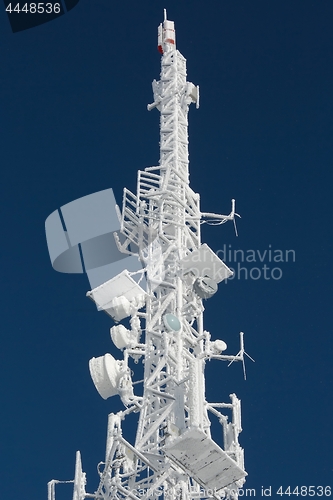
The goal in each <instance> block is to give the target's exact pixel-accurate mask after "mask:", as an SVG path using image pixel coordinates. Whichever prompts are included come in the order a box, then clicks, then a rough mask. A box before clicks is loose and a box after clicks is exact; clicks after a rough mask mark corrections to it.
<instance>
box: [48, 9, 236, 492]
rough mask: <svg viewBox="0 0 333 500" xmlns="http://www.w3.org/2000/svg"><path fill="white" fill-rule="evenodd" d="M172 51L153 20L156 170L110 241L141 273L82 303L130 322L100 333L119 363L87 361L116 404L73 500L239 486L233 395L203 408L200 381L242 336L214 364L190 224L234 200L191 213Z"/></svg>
mask: <svg viewBox="0 0 333 500" xmlns="http://www.w3.org/2000/svg"><path fill="white" fill-rule="evenodd" d="M175 42H176V36H175V30H174V23H173V22H172V21H169V20H167V18H166V13H165V19H164V22H163V23H162V24H161V25H160V26H159V28H158V48H159V51H160V52H161V54H162V59H161V74H160V79H159V81H156V80H154V81H153V95H154V100H153V102H152V103H151V104H149V105H148V110H152V109H154V108H157V109H158V111H159V112H160V161H159V166H156V167H148V168H146V169H145V170H143V171H139V172H138V178H137V191H136V193H135V194H134V193H132V192H130V191H129V190H128V189H126V188H125V189H124V196H123V204H122V210H121V214H120V233H121V235H122V239H121V238H120V237H119V236H118V234H115V242H116V244H117V247H118V250H119V251H120V252H123V253H124V254H126V255H129V256H132V257H131V258H132V259H134V258H136V259H137V260H138V262H139V263H140V265H141V266H142V271H141V272H140V271H139V272H137V273H136V278H138V280H137V281H134V279H133V273H130V272H129V270H128V269H126V268H125V267H124V269H123V270H122V271H121V272H120V273H119V274H118V275H117V276H115V277H113V278H112V279H111V280H108V281H106V282H105V283H103V284H101V285H100V286H98V287H96V288H94V289H93V290H92V291H91V292H88V294H87V295H88V296H89V297H90V298H91V299H92V300H94V301H95V303H96V304H97V306H98V308H99V309H101V310H104V311H106V312H107V313H108V314H109V315H110V316H112V317H113V319H114V320H115V321H116V322H118V321H122V320H123V319H124V318H126V317H130V320H129V324H130V328H129V327H128V325H127V326H126V327H125V326H124V325H121V324H120V325H115V326H113V327H112V328H111V339H112V340H113V341H114V344H115V346H116V347H118V348H119V349H121V351H122V354H121V353H119V356H120V357H121V356H123V360H118V361H117V360H115V359H114V358H113V357H112V356H111V355H110V354H106V355H105V356H101V357H99V358H93V359H92V360H91V361H90V371H91V375H92V378H93V381H94V383H95V385H96V388H97V390H98V392H99V393H100V395H101V396H102V397H103V398H107V397H110V396H113V395H117V394H119V396H120V398H121V400H122V402H123V403H124V406H125V409H124V411H122V412H119V413H118V414H112V413H111V414H110V415H109V422H108V437H107V445H106V456H105V461H104V463H103V470H102V471H101V472H100V485H99V487H98V489H97V491H96V492H95V493H93V494H88V493H85V492H84V493H80V494H81V495H83V494H84V495H85V496H84V498H96V499H97V498H101V499H104V500H110V499H115V500H121V499H122V498H128V497H129V498H131V499H133V500H138V499H139V498H142V497H145V498H146V497H151V498H153V499H157V498H158V497H160V496H161V495H164V496H168V498H169V499H170V500H171V499H174V498H182V499H186V500H190V499H192V498H204V497H211V496H214V497H215V498H219V497H220V496H226V495H231V496H233V497H237V488H239V487H241V486H242V484H243V482H244V477H245V476H246V472H245V470H244V457H243V450H242V448H241V446H240V445H239V442H238V435H239V433H240V432H241V423H240V402H239V400H238V398H237V397H236V396H235V395H234V394H231V396H230V397H231V403H209V402H207V400H206V397H205V376H204V370H205V362H206V361H207V360H210V359H218V360H223V361H228V362H229V363H232V362H233V361H242V362H244V354H246V353H245V351H244V344H243V334H242V333H241V335H240V340H241V348H240V351H239V353H238V354H237V355H235V356H233V355H229V354H221V353H222V352H224V351H225V350H226V349H227V345H226V344H225V342H224V341H223V340H219V339H217V340H214V341H213V340H211V335H210V333H209V332H208V331H206V330H205V329H204V322H203V311H204V306H203V300H202V299H203V298H204V299H206V298H209V297H211V296H212V295H213V294H215V293H216V292H217V284H218V283H219V282H221V281H223V280H225V279H227V278H228V277H230V276H231V274H232V272H231V271H230V269H229V268H228V267H227V266H226V265H225V264H224V263H223V262H222V261H221V259H219V257H218V255H216V254H215V253H214V252H213V250H212V249H210V248H209V247H208V246H207V245H206V244H202V243H201V224H202V222H204V221H205V219H210V220H211V219H213V220H214V221H215V222H216V223H218V224H222V223H224V222H226V221H228V220H233V221H234V219H235V216H236V215H237V214H236V213H235V202H234V200H232V210H231V213H230V214H229V215H219V214H213V213H205V212H201V210H200V197H199V194H197V193H195V192H194V191H193V190H192V189H191V187H190V185H189V168H188V166H189V161H188V109H189V105H190V104H191V103H194V104H196V107H198V106H199V88H198V87H196V86H195V85H194V84H192V83H190V82H188V81H187V79H186V60H185V58H184V57H183V56H182V54H181V53H180V52H179V51H178V50H177V49H176V43H175ZM126 260H127V259H124V260H123V262H124V263H125V262H126ZM140 265H138V267H137V269H139V268H140ZM141 285H142V286H141ZM141 336H142V337H143V339H142V340H141ZM132 360H134V361H135V362H139V361H142V362H143V363H144V377H143V380H142V381H141V382H142V384H143V389H142V396H136V395H135V394H134V391H133V387H132V381H131V371H130V368H129V362H132ZM225 412H229V413H231V421H229V419H228V415H227V414H226V413H225ZM129 413H136V414H137V415H138V426H137V432H136V439H135V443H134V445H132V444H130V443H128V442H127V441H125V439H124V438H123V436H122V431H121V420H123V419H124V418H125V417H126V416H127V415H128V414H129ZM209 414H211V415H213V416H215V417H217V418H218V420H219V422H220V423H221V425H222V427H223V432H222V435H223V447H220V446H218V445H217V444H216V442H215V441H214V437H213V436H212V435H211V422H210V418H209ZM213 418H214V417H213ZM77 464H78V462H77ZM77 468H78V465H77ZM77 476H80V474H79V473H76V477H77ZM75 484H77V481H76V483H75ZM203 487H204V489H205V490H202V488H203ZM77 490H78V487H76V491H77ZM207 490H209V491H212V490H214V493H207ZM52 491H53V490H52ZM80 491H83V489H82V488H81V490H80ZM51 493H52V492H51ZM52 494H53V493H52ZM78 498H79V500H82V499H81V497H78ZM50 500H53V497H52V498H50ZM74 500H77V497H75V499H74Z"/></svg>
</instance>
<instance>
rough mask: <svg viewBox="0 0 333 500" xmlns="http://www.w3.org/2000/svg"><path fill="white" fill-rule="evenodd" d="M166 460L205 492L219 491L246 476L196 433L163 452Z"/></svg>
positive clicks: (234, 463)
mask: <svg viewBox="0 0 333 500" xmlns="http://www.w3.org/2000/svg"><path fill="white" fill-rule="evenodd" d="M165 453H166V455H167V456H168V457H170V458H171V459H172V460H174V461H175V462H176V463H177V464H178V465H180V467H181V468H182V469H184V471H185V472H186V473H187V474H188V475H189V476H190V477H193V478H194V479H196V481H198V483H200V484H201V485H202V486H204V488H206V489H215V490H220V489H221V488H223V487H225V486H228V485H229V484H232V483H235V482H236V481H238V480H239V479H242V478H243V477H244V476H246V472H245V471H244V470H243V469H242V468H241V467H239V465H238V464H237V463H236V462H235V460H233V459H232V458H230V457H229V455H228V454H227V453H226V452H225V451H224V450H222V449H221V448H220V447H219V446H218V445H217V444H216V443H215V442H214V441H213V440H212V439H210V438H209V437H207V435H206V434H205V433H204V432H202V431H201V430H199V429H196V428H193V429H190V430H188V431H186V432H184V434H182V435H181V436H180V437H178V438H177V439H176V440H175V441H173V442H172V443H171V445H169V446H167V447H166V448H165Z"/></svg>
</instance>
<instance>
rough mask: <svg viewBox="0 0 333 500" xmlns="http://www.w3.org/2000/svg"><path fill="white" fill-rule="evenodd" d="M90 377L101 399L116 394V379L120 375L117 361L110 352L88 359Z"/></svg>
mask: <svg viewBox="0 0 333 500" xmlns="http://www.w3.org/2000/svg"><path fill="white" fill-rule="evenodd" d="M89 370H90V375H91V378H92V379H93V382H94V384H95V387H96V389H97V390H98V392H99V394H100V395H101V396H102V398H103V399H108V398H110V397H111V396H115V395H116V394H118V379H119V375H120V367H119V362H118V361H116V360H115V359H114V357H113V356H111V354H105V356H100V357H99V358H92V359H91V360H90V361H89Z"/></svg>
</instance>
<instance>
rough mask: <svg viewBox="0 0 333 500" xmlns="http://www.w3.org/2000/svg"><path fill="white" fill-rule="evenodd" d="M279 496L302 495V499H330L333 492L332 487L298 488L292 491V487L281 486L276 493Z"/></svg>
mask: <svg viewBox="0 0 333 500" xmlns="http://www.w3.org/2000/svg"><path fill="white" fill-rule="evenodd" d="M276 494H277V495H280V496H281V497H282V496H283V495H287V496H290V495H296V496H298V495H300V496H301V497H307V496H309V497H315V496H316V497H323V496H324V497H330V496H331V494H332V492H331V487H330V486H296V488H294V489H292V488H290V486H288V488H285V489H284V488H283V487H282V486H280V488H279V489H278V490H277V492H276Z"/></svg>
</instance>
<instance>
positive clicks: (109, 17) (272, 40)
mask: <svg viewBox="0 0 333 500" xmlns="http://www.w3.org/2000/svg"><path fill="white" fill-rule="evenodd" d="M164 7H166V8H167V10H168V17H169V18H170V19H172V20H174V21H175V23H176V31H177V46H178V49H179V50H180V51H181V52H182V54H183V55H184V56H185V57H186V59H187V69H188V80H189V81H192V82H193V83H195V84H199V85H200V95H201V102H200V109H199V110H196V109H195V107H194V106H193V107H192V109H191V110H190V117H189V120H190V127H189V133H190V146H189V150H190V172H191V186H192V188H193V189H194V190H195V191H198V192H200V195H201V206H202V210H203V211H207V212H219V213H228V212H229V210H230V200H231V198H236V208H237V211H238V212H239V213H240V214H241V216H242V219H240V220H239V221H238V232H239V236H238V238H236V237H235V234H234V231H233V227H232V224H229V225H225V226H218V227H210V226H207V225H206V226H203V242H206V243H208V245H209V246H210V247H211V248H212V249H213V250H214V251H215V252H216V251H218V250H220V251H222V250H223V249H224V248H227V249H231V250H236V249H240V250H243V251H244V252H246V251H247V250H251V249H252V250H255V251H256V252H257V251H258V250H259V252H260V253H261V255H262V254H263V252H264V251H265V250H269V249H271V250H272V251H274V250H281V251H282V252H283V255H285V251H286V250H294V251H295V261H289V262H279V263H274V262H269V258H268V255H269V254H268V252H267V254H266V257H265V260H264V262H260V261H259V256H258V253H256V255H257V261H256V262H244V263H241V262H234V259H229V258H228V255H227V256H226V263H227V264H229V265H230V266H231V267H237V265H238V264H240V265H241V266H242V267H246V269H247V273H248V278H249V276H250V272H251V270H252V276H255V277H257V276H258V275H259V271H260V277H259V279H250V278H249V279H245V274H246V273H245V270H244V271H242V272H241V274H240V279H234V280H233V281H230V282H228V283H227V284H226V285H224V284H221V285H220V288H219V292H218V294H216V295H215V296H214V297H213V298H212V299H210V300H209V301H207V303H206V312H205V327H206V329H208V330H209V331H210V332H211V334H212V338H213V339H216V338H221V339H223V340H225V341H226V342H227V344H228V346H229V349H228V353H235V354H236V352H237V350H238V345H239V344H238V342H239V340H238V332H239V331H241V330H242V331H244V332H245V348H246V350H247V351H248V352H249V354H250V355H251V356H252V357H253V358H254V359H255V360H256V362H255V363H251V361H249V362H248V363H247V374H248V379H247V380H246V381H244V380H243V377H242V369H241V366H239V365H238V366H237V365H236V364H234V365H232V366H231V367H230V368H227V366H226V365H223V364H219V363H218V362H213V361H211V362H210V363H208V365H207V377H206V383H207V398H208V399H209V400H210V401H213V400H215V401H217V400H221V401H222V400H227V399H228V395H229V394H230V393H232V392H236V394H237V395H238V396H239V397H240V399H241V400H242V422H243V433H242V434H241V435H240V442H241V444H242V446H243V447H244V449H245V464H246V469H247V471H248V474H249V476H248V480H247V483H246V485H245V486H244V487H248V488H250V487H252V488H256V490H257V496H259V495H260V489H261V486H262V485H264V486H265V487H268V486H270V485H271V486H272V488H273V489H272V491H273V492H274V491H276V490H277V488H278V487H279V486H280V485H282V486H284V487H287V486H288V485H290V486H291V487H295V486H297V485H299V486H301V485H314V486H317V485H323V486H326V485H331V486H333V481H332V477H333V464H332V454H331V450H332V444H333V443H332V431H331V424H330V421H331V413H332V375H333V368H332V354H333V349H332V347H333V342H332V320H331V310H332V278H333V276H332V274H333V273H332V263H331V255H332V222H331V216H332V194H331V193H332V180H333V175H332V158H333V147H332V132H333V126H332V116H333V98H332V88H333V70H332V54H333V34H332V22H333V21H332V19H333V4H332V2H331V1H324V0H318V1H310V0H302V1H301V0H294V1H293V2H287V1H285V0H281V1H279V2H267V1H263V0H254V1H252V2H248V1H245V0H239V1H234V2H226V1H224V0H223V1H219V2H217V1H215V2H214V1H212V0H207V1H206V2H199V1H197V0H194V1H193V2H191V3H185V2H175V1H169V2H168V3H165V2H163V3H162V2H161V1H160V0H156V1H154V2H148V1H143V2H140V3H139V2H133V1H124V2H121V3H120V2H112V1H111V0H95V1H94V2H89V1H88V0H80V2H79V3H78V5H77V6H76V7H75V8H74V9H72V10H71V11H70V12H68V13H67V14H65V15H63V16H61V17H60V18H58V19H56V20H54V21H52V22H49V23H46V24H44V25H41V26H38V27H36V28H34V29H30V30H26V31H22V32H19V33H15V34H13V33H12V32H11V29H10V25H9V22H8V19H7V17H6V15H5V11H4V9H3V10H2V11H1V12H0V44H1V47H2V50H1V55H0V57H1V79H0V123H1V138H0V144H1V165H2V168H1V183H0V190H1V201H2V210H1V228H2V235H3V237H2V241H3V243H2V248H1V252H2V258H1V274H2V328H1V331H2V348H1V351H0V356H1V361H0V372H1V380H2V383H1V386H0V394H1V402H2V404H1V410H0V412H1V413H0V414H1V426H0V433H1V437H0V443H1V455H0V456H1V458H0V461H1V469H0V470H1V498H9V497H10V498H13V499H14V500H16V499H21V498H23V497H24V498H26V499H43V498H46V496H47V491H46V483H47V481H49V480H50V479H53V478H55V479H72V478H73V474H74V459H75V452H76V450H77V449H80V450H81V452H82V460H83V469H84V470H85V471H86V472H87V474H88V486H87V490H88V491H89V492H93V491H94V489H95V488H96V486H97V481H98V477H97V473H96V465H97V463H98V462H99V461H101V460H103V458H104V449H105V436H106V424H107V415H108V413H109V412H111V411H117V410H118V409H120V408H121V404H120V402H119V400H118V398H111V399H110V400H108V401H104V400H102V399H101V398H100V396H99V395H98V393H97V391H96V390H95V388H94V386H93V383H92V381H91V379H90V375H89V370H88V361H89V359H90V358H91V357H93V356H99V355H102V354H104V353H106V352H111V353H112V354H114V355H115V356H117V349H116V348H115V346H113V345H112V343H111V341H110V337H109V328H110V326H112V321H111V320H109V318H108V317H107V316H106V315H103V313H101V312H100V313H97V311H96V309H95V308H94V305H93V303H92V302H91V301H89V300H88V299H87V298H86V296H85V294H86V292H87V290H88V289H89V283H88V280H87V278H86V277H85V276H83V275H65V274H60V273H57V272H55V271H53V269H52V267H51V264H50V260H49V256H48V251H47V247H46V241H45V233H44V222H45V219H46V217H47V216H48V215H49V214H50V213H51V212H53V211H54V210H55V209H57V208H59V207H60V206H61V205H63V204H65V203H68V202H70V201H72V200H75V199H76V198H79V197H81V196H85V195H87V194H90V193H93V192H96V191H99V190H102V189H107V188H109V187H112V188H113V189H114V192H115V196H116V198H117V200H118V202H119V203H120V202H121V197H122V189H123V187H124V186H126V187H128V188H129V189H131V190H135V186H136V172H137V170H138V169H143V168H145V167H146V166H152V165H156V164H157V163H158V159H159V149H158V140H159V116H158V112H157V111H156V110H154V111H151V112H148V111H147V110H146V105H147V104H148V103H150V102H152V100H153V98H152V91H151V81H152V80H153V79H154V78H156V79H158V77H159V71H160V57H159V54H158V52H157V50H156V45H157V26H158V24H159V23H160V22H161V20H162V18H163V8H164ZM224 245H226V247H224ZM229 245H230V246H229ZM238 255H240V254H238ZM275 255H276V254H275ZM264 264H265V265H267V266H268V267H270V269H271V268H273V267H278V268H279V269H281V272H282V276H281V279H273V278H272V277H271V274H268V276H269V277H270V279H264V277H263V271H262V267H263V265H264ZM254 267H256V268H258V269H259V271H253V268H254ZM270 272H271V271H270ZM275 273H276V274H275V276H278V275H280V273H279V272H278V271H275ZM124 434H125V437H127V438H128V439H129V440H132V439H133V426H131V425H128V426H127V428H126V429H125V431H124ZM64 491H65V493H64V496H61V492H60V489H59V493H60V495H59V500H61V499H62V498H65V497H66V495H67V498H71V492H70V490H69V489H66V488H65V490H64Z"/></svg>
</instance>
